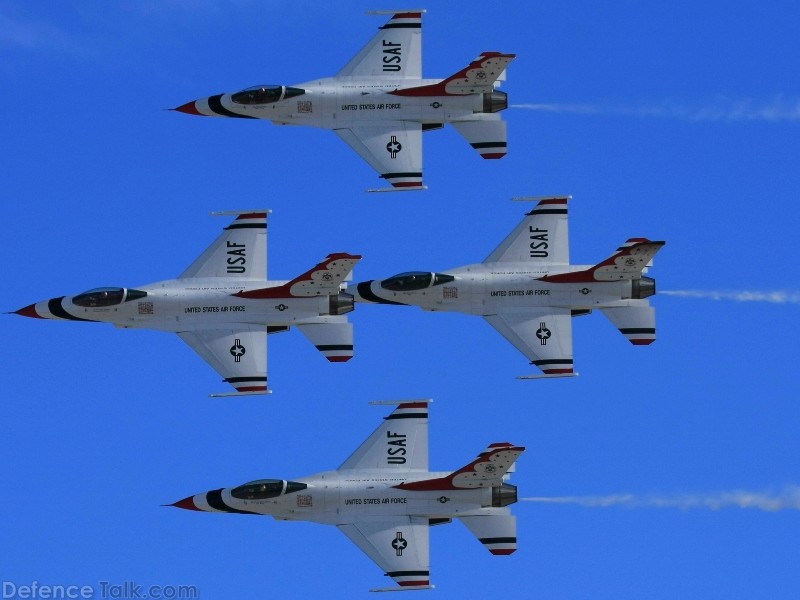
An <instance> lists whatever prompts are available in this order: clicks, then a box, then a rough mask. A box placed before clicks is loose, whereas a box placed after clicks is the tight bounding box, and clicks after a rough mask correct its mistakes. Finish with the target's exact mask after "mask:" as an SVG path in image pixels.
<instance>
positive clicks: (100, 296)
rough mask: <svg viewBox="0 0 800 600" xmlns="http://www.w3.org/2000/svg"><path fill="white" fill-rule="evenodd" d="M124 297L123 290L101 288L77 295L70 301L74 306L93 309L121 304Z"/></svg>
mask: <svg viewBox="0 0 800 600" xmlns="http://www.w3.org/2000/svg"><path fill="white" fill-rule="evenodd" d="M124 297H125V288H118V287H103V288H95V289H93V290H89V291H88V292H83V293H82V294H78V295H77V296H75V297H74V298H73V299H72V303H73V304H75V305H76V306H84V307H87V308H94V307H98V306H114V305H115V304H121V303H122V300H123V298H124Z"/></svg>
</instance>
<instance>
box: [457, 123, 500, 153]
mask: <svg viewBox="0 0 800 600" xmlns="http://www.w3.org/2000/svg"><path fill="white" fill-rule="evenodd" d="M452 125H453V127H455V129H456V131H458V133H460V134H461V135H462V136H464V138H466V140H467V141H468V142H469V144H470V146H472V147H473V148H474V149H475V150H477V151H478V153H479V154H480V155H481V156H482V157H483V158H503V157H504V156H505V155H506V153H507V152H508V141H507V140H508V133H507V123H506V122H505V121H501V120H500V119H492V120H488V119H486V120H480V121H454V122H453V123H452Z"/></svg>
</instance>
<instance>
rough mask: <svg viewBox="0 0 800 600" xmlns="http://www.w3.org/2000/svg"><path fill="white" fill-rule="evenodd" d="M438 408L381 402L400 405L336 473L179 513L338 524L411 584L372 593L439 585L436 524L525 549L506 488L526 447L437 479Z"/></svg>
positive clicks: (494, 450)
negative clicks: (434, 434) (457, 524)
mask: <svg viewBox="0 0 800 600" xmlns="http://www.w3.org/2000/svg"><path fill="white" fill-rule="evenodd" d="M428 402H429V400H413V401H405V402H375V403H373V404H397V405H398V406H397V408H395V409H394V411H393V412H392V413H391V414H390V415H389V416H388V417H385V418H384V422H383V423H382V424H381V425H380V426H379V427H378V428H377V429H376V430H375V431H374V432H373V433H372V435H371V436H369V437H368V438H367V440H366V441H365V442H364V443H363V444H361V446H360V447H359V448H358V449H357V450H356V451H355V452H354V453H353V454H352V455H351V456H350V458H348V459H347V460H346V461H344V463H342V465H341V466H340V467H339V468H338V469H336V470H335V471H325V472H322V473H316V474H314V475H309V476H308V477H300V478H298V479H294V480H291V481H288V480H285V479H258V480H256V481H251V482H250V483H245V484H243V485H240V486H237V487H233V488H222V489H217V490H212V491H210V492H205V493H202V494H196V495H194V496H189V497H188V498H184V499H183V500H179V501H178V502H175V503H174V504H171V505H169V506H176V507H178V508H184V509H188V510H198V511H205V512H216V513H243V514H252V515H271V516H272V517H274V518H275V519H280V520H287V521H311V522H314V523H324V524H327V525H336V526H337V527H338V528H339V530H340V531H341V532H342V533H344V534H345V535H346V536H347V537H349V538H350V540H351V541H352V542H353V543H354V544H356V545H357V546H358V547H359V548H361V550H362V551H363V552H364V553H365V554H366V555H367V556H369V557H370V558H371V559H372V560H373V561H374V562H375V563H376V564H377V565H378V566H379V567H380V568H381V569H383V570H384V571H385V573H386V575H388V576H389V577H391V578H392V579H394V580H395V581H396V582H397V583H398V584H399V585H400V586H401V587H400V588H397V587H390V588H379V589H377V590H372V591H392V590H399V589H405V590H409V589H427V588H431V587H433V586H431V584H430V559H429V535H430V534H429V530H430V527H431V526H432V525H439V524H443V523H450V522H451V521H452V520H453V519H454V518H455V519H460V520H461V522H462V523H464V525H466V526H467V528H468V529H469V530H470V531H471V532H472V533H473V534H474V535H475V537H477V538H478V540H479V541H480V542H481V543H482V544H483V545H484V546H486V548H487V549H488V550H489V551H490V552H491V553H492V554H495V555H507V554H511V553H513V552H514V551H515V550H516V549H517V520H516V517H515V516H514V515H512V514H511V510H510V509H509V508H508V506H509V505H510V504H513V503H514V502H516V501H517V488H516V486H514V485H511V484H509V483H507V482H506V481H507V479H508V477H509V474H510V472H511V471H512V470H513V469H512V466H513V464H514V461H516V460H517V458H518V457H519V455H520V454H522V452H523V451H524V450H525V448H523V447H520V446H514V445H512V444H509V443H507V442H501V443H497V444H491V445H489V447H488V448H487V449H486V450H484V451H483V452H481V453H480V454H479V455H478V458H476V459H475V460H473V461H472V462H470V463H469V464H467V465H466V466H464V467H462V468H460V469H457V470H455V471H453V472H447V471H445V472H431V471H429V470H428ZM306 558H307V557H306Z"/></svg>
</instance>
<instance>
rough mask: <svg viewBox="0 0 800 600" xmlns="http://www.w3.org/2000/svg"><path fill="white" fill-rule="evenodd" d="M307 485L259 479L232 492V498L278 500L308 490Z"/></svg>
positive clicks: (282, 480) (281, 480) (280, 480)
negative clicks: (280, 497) (283, 495)
mask: <svg viewBox="0 0 800 600" xmlns="http://www.w3.org/2000/svg"><path fill="white" fill-rule="evenodd" d="M307 487H308V486H307V485H306V484H305V483H298V482H296V481H286V480H284V479H258V480H256V481H251V482H250V483H245V484H244V485H240V486H239V487H236V488H233V489H232V490H231V496H233V497H234V498H239V499H240V500H264V499H266V498H276V497H278V496H280V495H282V494H290V493H292V492H299V491H300V490H304V489H306V488H307Z"/></svg>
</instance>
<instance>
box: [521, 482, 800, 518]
mask: <svg viewBox="0 0 800 600" xmlns="http://www.w3.org/2000/svg"><path fill="white" fill-rule="evenodd" d="M520 500H522V501H524V502H538V503H540V504H571V505H574V506H585V507H591V508H598V507H599V508H608V507H612V506H621V507H625V508H678V509H680V510H690V509H696V508H705V509H709V510H720V509H723V508H731V507H738V508H755V509H758V510H763V511H766V512H778V511H781V510H800V486H796V485H790V486H786V487H785V488H784V489H783V491H782V492H777V493H771V492H748V491H744V490H736V491H732V492H718V493H715V494H675V495H667V496H663V495H637V494H612V495H609V496H554V497H533V498H520Z"/></svg>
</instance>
